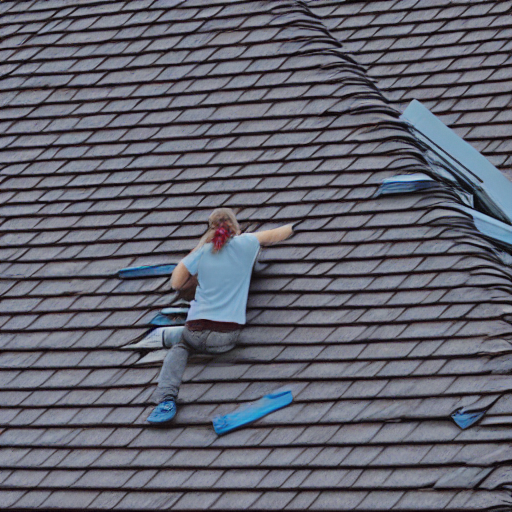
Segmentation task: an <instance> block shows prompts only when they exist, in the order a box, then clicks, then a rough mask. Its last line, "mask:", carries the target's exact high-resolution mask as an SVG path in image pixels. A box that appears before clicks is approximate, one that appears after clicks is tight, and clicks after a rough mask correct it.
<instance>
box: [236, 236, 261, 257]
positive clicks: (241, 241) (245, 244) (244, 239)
mask: <svg viewBox="0 0 512 512" xmlns="http://www.w3.org/2000/svg"><path fill="white" fill-rule="evenodd" d="M232 241H233V242H234V244H233V245H234V246H235V248H237V249H239V250H243V251H249V252H251V253H252V252H256V251H258V250H259V248H260V242H259V241H258V239H257V238H256V236H255V235H253V234H252V233H243V234H242V235H238V236H235V237H234V238H233V239H232Z"/></svg>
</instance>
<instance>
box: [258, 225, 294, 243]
mask: <svg viewBox="0 0 512 512" xmlns="http://www.w3.org/2000/svg"><path fill="white" fill-rule="evenodd" d="M292 233H293V224H287V225H286V226H281V227H280V228H276V229H269V230H267V231H259V232H257V233H253V234H254V235H256V238H257V239H258V242H259V243H260V245H271V244H275V243H276V242H281V241H282V240H286V239H287V238H288V237H289V236H291V235H292Z"/></svg>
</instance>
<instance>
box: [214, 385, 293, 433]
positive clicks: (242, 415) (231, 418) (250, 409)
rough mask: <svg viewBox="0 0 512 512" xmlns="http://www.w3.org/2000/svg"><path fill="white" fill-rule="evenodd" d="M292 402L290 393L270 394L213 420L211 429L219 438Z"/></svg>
mask: <svg viewBox="0 0 512 512" xmlns="http://www.w3.org/2000/svg"><path fill="white" fill-rule="evenodd" d="M292 401H293V395H292V392H291V391H281V392H277V393H271V394H269V395H265V396H264V397H263V398H260V399H259V400H258V401H257V402H253V403H251V404H247V405H244V406H242V407H240V408H238V409H237V410H235V411H233V412H232V413H230V414H226V415H225V416H217V417H216V418H213V429H214V430H215V432H216V433H217V434H218V435H219V436H220V435H222V434H227V433H228V432H231V431H232V430H235V429H236V428H239V427H242V426H243V425H247V424H249V423H252V422H253V421H256V420H258V419H260V418H262V417H263V416H266V415H267V414H270V413H271V412H274V411H277V410H278V409H282V408H283V407H286V406H287V405H290V404H291V403H292Z"/></svg>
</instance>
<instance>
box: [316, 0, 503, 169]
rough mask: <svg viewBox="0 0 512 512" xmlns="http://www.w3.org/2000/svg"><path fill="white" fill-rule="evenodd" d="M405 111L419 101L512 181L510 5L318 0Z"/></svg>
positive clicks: (337, 33) (328, 20) (324, 15)
mask: <svg viewBox="0 0 512 512" xmlns="http://www.w3.org/2000/svg"><path fill="white" fill-rule="evenodd" d="M309 5H310V7H311V9H312V10H313V12H314V14H316V15H318V16H320V17H321V19H322V22H323V23H325V25H326V27H328V29H329V30H330V31H331V33H332V35H333V36H334V37H336V38H337V39H338V40H340V41H342V42H343V47H344V49H345V50H346V51H348V52H350V53H351V54H352V55H353V57H354V58H355V59H356V60H357V61H358V62H359V63H361V64H364V65H365V66H367V69H368V75H369V76H370V77H372V78H374V79H376V80H377V84H378V86H379V88H380V89H381V90H382V91H383V94H384V95H385V97H386V98H387V99H388V100H390V101H391V102H392V104H393V105H394V106H395V107H396V108H398V109H399V110H401V111H403V110H404V109H405V107H406V106H407V104H408V103H409V102H410V101H411V100H412V99H418V100H420V101H421V102H422V103H424V104H425V105H426V106H427V107H428V108H429V109H430V110H431V111H432V112H434V113H435V114H436V115H438V116H439V117H440V119H442V120H443V121H444V123H445V124H447V125H449V126H451V127H452V128H453V129H454V130H455V131H456V133H457V134H458V135H460V136H461V137H464V139H466V140H467V141H468V142H470V143H471V144H472V145H473V146H474V147H475V148H476V149H478V151H480V152H481V153H482V154H484V155H485V156H486V157H487V158H488V159H489V160H490V161H491V162H492V163H493V164H494V165H495V166H497V167H498V168H500V169H501V170H502V171H503V172H504V173H505V174H506V175H507V176H508V177H509V178H512V158H511V157H510V154H511V147H512V145H511V138H512V110H511V107H512V16H511V12H512V2H511V1H510V0H500V1H496V0H492V1H488V0H479V1H467V0H462V1H460V0H455V1H450V2H447V1H444V0H387V1H383V2H379V1H374V2H371V1H367V0H362V1H357V0H356V1H351V2H338V1H333V0H330V1H329V0H311V2H310V4H309Z"/></svg>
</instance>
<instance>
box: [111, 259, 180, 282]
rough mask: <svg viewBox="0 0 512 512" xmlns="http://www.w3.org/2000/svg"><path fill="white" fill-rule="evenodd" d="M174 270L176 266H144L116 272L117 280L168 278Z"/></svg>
mask: <svg viewBox="0 0 512 512" xmlns="http://www.w3.org/2000/svg"><path fill="white" fill-rule="evenodd" d="M175 268H176V264H174V263H171V264H169V265H144V266H142V267H128V268H122V269H121V270H119V271H118V272H117V277H119V279H130V278H136V277H154V276H170V275H171V274H172V271H173V270H174V269H175Z"/></svg>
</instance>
